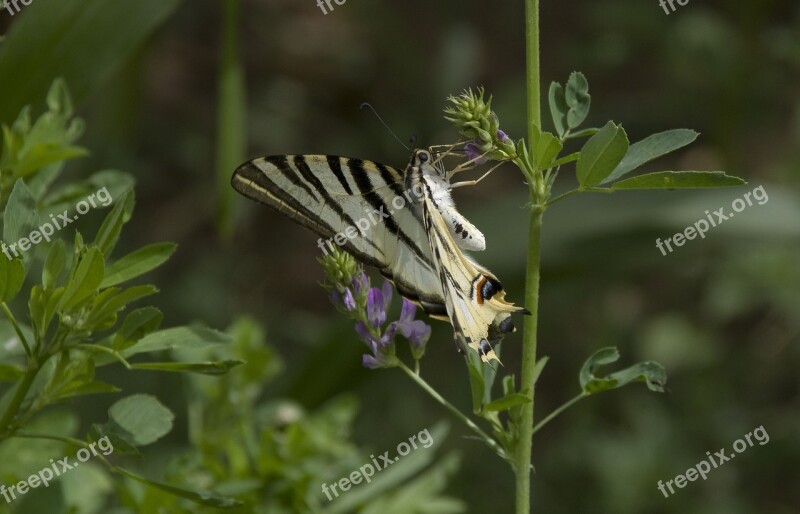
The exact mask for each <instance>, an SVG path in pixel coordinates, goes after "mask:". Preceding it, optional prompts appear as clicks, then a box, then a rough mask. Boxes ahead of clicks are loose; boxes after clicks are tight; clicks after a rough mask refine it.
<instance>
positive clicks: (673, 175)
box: [611, 171, 745, 189]
mask: <svg viewBox="0 0 800 514" xmlns="http://www.w3.org/2000/svg"><path fill="white" fill-rule="evenodd" d="M743 184H745V181H744V180H742V179H740V178H739V177H731V176H730V175H726V174H725V172H723V171H659V172H656V173H647V174H645V175H637V176H635V177H631V178H626V179H625V180H620V181H619V182H615V183H614V184H612V185H611V189H701V188H711V187H732V186H741V185H743Z"/></svg>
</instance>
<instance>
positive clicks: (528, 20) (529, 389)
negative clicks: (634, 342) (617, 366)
mask: <svg viewBox="0 0 800 514" xmlns="http://www.w3.org/2000/svg"><path fill="white" fill-rule="evenodd" d="M525 41H526V73H525V77H526V83H527V94H528V141H529V142H530V141H533V139H534V138H535V129H534V126H538V127H541V124H542V117H541V107H540V104H541V100H540V94H539V90H540V78H539V0H525ZM534 174H536V175H539V176H541V170H534ZM530 178H534V177H530ZM540 182H541V181H535V182H532V183H531V189H530V193H531V205H532V208H531V219H530V226H529V229H528V264H527V269H526V273H525V307H527V308H528V310H530V311H531V315H530V316H528V317H526V318H525V334H524V340H523V343H522V377H521V380H520V391H522V392H523V394H528V395H530V399H531V401H530V403H526V404H523V405H522V408H521V413H520V426H519V440H518V441H517V445H516V447H515V453H514V472H515V474H516V513H517V514H529V513H530V512H531V495H530V491H531V451H532V449H533V406H534V368H535V366H536V331H537V326H538V314H539V261H540V258H539V241H540V238H541V231H542V214H543V213H544V201H543V195H544V192H543V191H541V186H540Z"/></svg>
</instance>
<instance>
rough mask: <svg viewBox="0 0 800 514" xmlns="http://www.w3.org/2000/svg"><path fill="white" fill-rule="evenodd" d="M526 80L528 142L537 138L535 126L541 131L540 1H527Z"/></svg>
mask: <svg viewBox="0 0 800 514" xmlns="http://www.w3.org/2000/svg"><path fill="white" fill-rule="evenodd" d="M525 42H526V46H525V56H526V61H527V62H526V66H525V79H526V83H527V89H528V141H534V140H535V138H536V129H534V125H535V126H537V127H539V128H540V129H541V127H542V111H541V100H540V91H539V85H540V83H541V81H540V79H539V0H525Z"/></svg>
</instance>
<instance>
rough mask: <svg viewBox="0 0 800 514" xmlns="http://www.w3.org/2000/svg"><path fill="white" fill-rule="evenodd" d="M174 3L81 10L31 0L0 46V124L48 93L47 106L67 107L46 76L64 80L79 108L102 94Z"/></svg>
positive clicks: (149, 0) (104, 0) (76, 5)
mask: <svg viewBox="0 0 800 514" xmlns="http://www.w3.org/2000/svg"><path fill="white" fill-rule="evenodd" d="M29 3H30V2H29ZM179 3H180V2H179V1H178V0H139V1H137V2H125V3H120V2H118V1H117V0H94V1H93V2H92V4H91V7H90V8H87V5H86V4H84V3H82V2H64V1H63V0H36V2H33V4H31V5H29V6H28V7H25V12H24V14H22V15H21V16H17V17H15V19H14V23H12V24H11V28H10V30H9V31H8V35H7V36H6V38H5V41H4V42H3V44H2V46H0V77H2V78H3V101H2V102H0V120H9V119H12V118H13V117H14V116H16V114H17V113H18V112H19V111H20V109H22V107H23V106H25V105H27V104H32V103H34V102H37V101H39V99H41V98H44V97H45V94H47V92H48V90H50V91H52V94H51V95H50V97H49V98H48V102H49V103H53V104H54V105H55V106H56V107H58V108H59V109H60V110H62V111H64V110H66V109H67V108H71V106H69V105H65V103H64V99H63V96H62V94H61V93H60V92H59V91H58V90H55V91H54V90H53V89H51V84H50V82H51V80H52V77H64V78H65V79H66V82H67V83H68V84H69V85H70V89H71V91H72V93H73V98H75V101H76V104H78V105H80V104H81V103H82V102H83V101H84V100H85V99H87V98H89V97H90V96H91V94H92V93H94V92H95V91H100V90H102V88H103V87H104V86H105V85H106V79H108V78H110V77H113V76H114V74H115V72H116V71H117V70H118V69H119V68H120V67H122V66H124V65H125V64H126V63H128V62H129V60H130V57H131V56H133V55H135V54H136V52H137V51H138V49H139V48H141V46H142V45H143V44H144V43H145V42H146V41H147V39H148V38H149V37H150V35H151V34H152V33H153V32H154V31H155V30H156V29H157V28H158V27H159V26H160V25H161V24H162V23H163V22H164V21H165V20H166V19H167V18H168V16H169V15H171V14H172V13H173V12H174V11H175V9H176V8H177V7H178V5H179ZM3 14H4V15H5V14H6V12H5V11H4V13H3ZM108 27H113V28H114V30H108ZM32 56H35V58H32Z"/></svg>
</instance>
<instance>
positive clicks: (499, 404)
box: [483, 393, 531, 411]
mask: <svg viewBox="0 0 800 514" xmlns="http://www.w3.org/2000/svg"><path fill="white" fill-rule="evenodd" d="M530 401H531V399H530V398H528V397H527V396H525V395H524V394H521V393H511V394H508V395H506V396H503V397H502V398H498V399H497V400H494V401H492V402H489V403H487V404H486V405H484V406H483V410H486V411H507V410H509V409H511V408H512V407H516V406H517V405H523V404H525V403H530Z"/></svg>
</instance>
